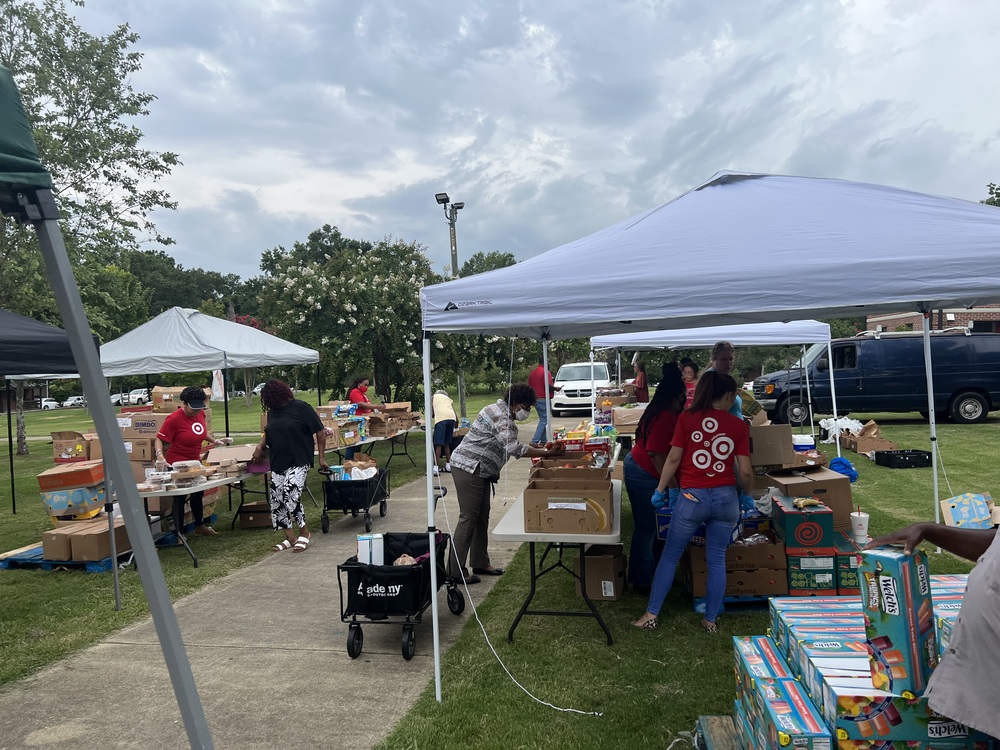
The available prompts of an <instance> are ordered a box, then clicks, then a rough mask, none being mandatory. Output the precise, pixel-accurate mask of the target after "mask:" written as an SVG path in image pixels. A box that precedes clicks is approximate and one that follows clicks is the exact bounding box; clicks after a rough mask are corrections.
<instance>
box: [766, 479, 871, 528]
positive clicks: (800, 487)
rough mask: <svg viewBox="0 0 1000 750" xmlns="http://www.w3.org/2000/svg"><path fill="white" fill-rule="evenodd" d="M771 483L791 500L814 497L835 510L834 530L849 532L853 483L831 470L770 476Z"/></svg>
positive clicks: (852, 508) (852, 507) (852, 506)
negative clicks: (791, 498)
mask: <svg viewBox="0 0 1000 750" xmlns="http://www.w3.org/2000/svg"><path fill="white" fill-rule="evenodd" d="M767 476H768V481H770V482H771V484H773V485H774V486H775V487H777V488H778V489H780V490H781V491H782V493H783V494H785V495H789V496H791V497H815V498H817V499H819V500H822V501H823V504H824V505H825V506H826V507H828V508H829V509H830V510H831V511H833V528H834V529H835V530H836V531H849V530H850V528H851V511H853V510H854V504H853V501H852V495H851V480H850V479H848V478H847V477H845V476H844V475H843V474H839V473H837V472H836V471H831V470H830V469H823V468H820V469H810V470H808V471H802V472H797V473H795V474H790V475H782V474H768V475H767Z"/></svg>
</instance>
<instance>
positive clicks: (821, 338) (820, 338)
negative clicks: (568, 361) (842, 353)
mask: <svg viewBox="0 0 1000 750" xmlns="http://www.w3.org/2000/svg"><path fill="white" fill-rule="evenodd" d="M717 341H728V342H729V343H731V344H733V345H734V346H795V345H800V344H801V345H803V352H802V353H803V357H804V355H805V346H804V345H805V344H826V351H827V359H828V361H830V362H832V361H833V353H832V351H831V350H830V324H829V323H823V322H820V321H818V320H793V321H790V322H788V323H780V322H775V323H747V324H746V325H734V326H706V327H704V328H687V329H681V330H662V329H661V330H656V331H637V332H635V333H610V334H606V335H604V336H594V337H593V338H591V339H590V348H591V349H593V350H604V349H618V350H624V351H629V352H639V351H659V350H662V349H705V348H708V347H711V346H714V345H715V343H716V342H717ZM802 372H803V373H804V374H805V381H806V393H807V394H808V398H807V400H808V401H809V402H810V403H812V393H811V391H810V388H809V375H808V371H806V370H803V371H802ZM829 373H830V394H831V397H832V399H833V416H834V418H836V416H837V389H836V385H835V383H834V379H833V368H830V370H829ZM809 423H810V431H812V409H811V408H810V409H809ZM837 455H838V456H839V455H840V443H839V442H837Z"/></svg>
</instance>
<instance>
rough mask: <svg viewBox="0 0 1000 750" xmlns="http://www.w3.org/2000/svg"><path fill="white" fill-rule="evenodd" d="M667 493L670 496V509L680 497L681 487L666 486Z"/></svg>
mask: <svg viewBox="0 0 1000 750" xmlns="http://www.w3.org/2000/svg"><path fill="white" fill-rule="evenodd" d="M668 495H669V497H670V508H671V510H672V509H673V507H674V506H675V505H676V504H677V501H678V500H679V499H680V497H681V488H680V487H670V488H668Z"/></svg>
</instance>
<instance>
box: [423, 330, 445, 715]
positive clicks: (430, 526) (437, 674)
mask: <svg viewBox="0 0 1000 750" xmlns="http://www.w3.org/2000/svg"><path fill="white" fill-rule="evenodd" d="M423 344H424V352H423V354H424V357H423V360H424V415H425V416H428V415H430V413H431V400H432V398H433V395H432V393H431V335H430V333H428V332H427V331H424V342H423ZM433 461H434V431H433V430H424V475H425V476H426V478H427V479H426V481H427V542H428V544H429V545H430V546H428V548H427V549H429V550H430V551H431V619H432V620H433V623H434V628H433V629H434V698H435V699H436V700H437V702H438V703H440V702H441V630H440V628H439V627H438V597H437V590H438V582H437V565H436V564H435V563H434V561H435V560H437V529H436V528H435V526H434V505H435V502H434V471H433V468H432V462H433ZM448 552H449V553H450V552H451V549H449V550H448ZM446 559H447V558H446ZM446 564H447V563H446Z"/></svg>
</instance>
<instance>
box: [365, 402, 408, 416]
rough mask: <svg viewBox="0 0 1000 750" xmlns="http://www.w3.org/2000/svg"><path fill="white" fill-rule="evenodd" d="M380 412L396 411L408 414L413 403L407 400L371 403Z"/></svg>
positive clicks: (390, 412) (392, 412) (393, 412)
mask: <svg viewBox="0 0 1000 750" xmlns="http://www.w3.org/2000/svg"><path fill="white" fill-rule="evenodd" d="M373 406H374V407H375V408H376V409H378V410H379V411H380V412H383V413H389V414H395V413H397V412H399V413H404V414H409V413H410V412H411V411H413V408H412V407H413V405H412V404H411V403H410V402H409V401H393V402H390V403H388V404H373Z"/></svg>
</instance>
